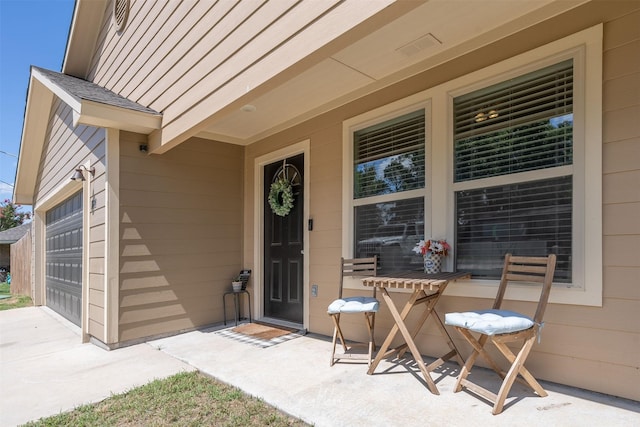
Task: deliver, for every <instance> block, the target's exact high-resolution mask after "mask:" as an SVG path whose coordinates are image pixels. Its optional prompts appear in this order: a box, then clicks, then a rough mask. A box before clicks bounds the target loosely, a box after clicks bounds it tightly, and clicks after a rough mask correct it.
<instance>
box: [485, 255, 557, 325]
mask: <svg viewBox="0 0 640 427" xmlns="http://www.w3.org/2000/svg"><path fill="white" fill-rule="evenodd" d="M555 267H556V256H555V254H551V255H549V256H548V257H525V256H513V255H511V254H507V255H505V259H504V267H503V269H502V278H501V279H500V287H499V289H498V294H497V295H496V299H495V301H494V303H493V308H494V309H500V307H501V306H502V301H503V300H504V295H505V293H506V289H507V285H509V284H510V283H513V282H527V283H542V289H541V291H540V299H539V300H538V306H537V308H536V312H535V315H534V317H533V320H534V321H535V322H536V323H540V322H542V317H543V316H544V312H545V310H546V307H547V303H548V301H549V294H550V293H551V284H552V283H553V274H554V272H555Z"/></svg>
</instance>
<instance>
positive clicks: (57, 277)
mask: <svg viewBox="0 0 640 427" xmlns="http://www.w3.org/2000/svg"><path fill="white" fill-rule="evenodd" d="M46 222H47V231H46V270H45V271H46V287H47V306H49V307H50V308H51V309H53V310H55V311H56V312H58V313H59V314H61V315H62V316H64V317H65V318H67V319H69V320H70V321H72V322H73V323H75V324H76V325H80V322H81V319H82V192H78V193H76V194H75V195H73V196H71V197H70V198H69V199H67V200H65V201H64V202H62V203H60V204H59V205H57V206H56V207H54V208H52V209H51V210H49V211H48V212H47V221H46Z"/></svg>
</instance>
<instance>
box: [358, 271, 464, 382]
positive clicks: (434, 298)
mask: <svg viewBox="0 0 640 427" xmlns="http://www.w3.org/2000/svg"><path fill="white" fill-rule="evenodd" d="M470 277H471V274H470V273H437V274H425V273H423V272H420V271H406V272H399V273H393V274H392V275H389V276H385V275H382V276H376V277H367V278H364V279H362V283H363V284H364V285H365V286H375V287H377V288H380V290H381V292H382V297H383V298H384V300H385V302H386V304H387V306H388V307H389V310H390V311H391V315H392V316H393V319H394V321H395V325H393V328H391V331H390V332H389V335H387V338H386V339H385V340H384V343H383V344H382V347H380V350H379V351H378V354H377V356H376V358H375V359H374V361H373V363H371V366H370V367H369V371H368V372H367V373H368V374H369V375H371V374H373V372H374V371H375V370H376V368H377V367H378V364H379V363H380V361H381V360H382V359H383V358H386V357H388V356H390V355H392V354H394V353H398V357H400V358H401V357H402V356H403V355H404V353H405V352H406V351H407V348H408V349H409V350H410V351H411V354H412V355H413V358H414V359H415V361H416V363H417V364H418V367H419V368H420V371H421V372H422V375H423V376H424V379H425V381H426V382H427V386H428V387H429V390H430V391H431V392H432V393H433V394H440V392H439V391H438V387H436V384H435V382H433V379H432V378H431V375H430V374H429V372H431V371H433V370H434V369H436V368H437V367H438V366H440V365H442V364H443V363H444V362H446V361H447V360H449V359H451V358H452V357H454V356H455V357H456V358H457V359H458V363H459V364H460V366H462V365H464V361H463V360H462V358H461V357H460V353H459V352H458V349H457V348H456V346H455V344H454V343H453V341H452V340H451V337H450V336H449V333H448V332H447V330H446V329H445V327H444V324H443V323H442V320H441V319H440V317H439V316H438V313H437V312H436V310H435V305H436V303H437V302H438V300H439V299H440V296H442V293H443V292H444V290H445V289H446V287H447V285H448V284H449V282H451V281H455V280H458V279H464V278H470ZM389 289H410V290H412V291H413V292H412V293H411V297H410V298H409V301H407V303H406V304H405V305H404V308H403V309H402V312H399V311H398V308H397V307H396V306H395V304H394V303H393V300H392V299H391V297H390V296H389V291H388V290H389ZM419 304H424V305H425V307H424V312H423V313H422V316H421V317H420V319H419V320H418V322H417V324H416V325H415V327H414V328H413V330H412V331H411V332H409V329H407V325H406V324H405V323H404V320H405V319H406V318H407V316H408V314H409V312H410V311H411V310H412V309H413V307H415V306H417V305H419ZM431 314H433V315H434V316H433V318H434V319H435V322H436V326H438V328H439V329H440V333H441V334H442V336H443V337H444V339H445V340H446V341H447V344H448V345H449V348H450V349H451V351H449V352H448V353H447V354H445V355H444V356H442V357H440V358H439V359H438V360H436V361H435V362H433V363H431V364H429V365H428V366H425V364H424V361H423V360H422V355H421V354H420V352H419V351H418V347H417V346H416V344H415V342H414V338H415V337H416V335H417V334H418V332H419V331H420V328H422V325H424V323H425V322H426V320H427V319H428V318H429V316H431ZM398 331H400V333H401V334H402V337H403V338H404V341H405V343H404V344H402V345H401V346H400V347H397V348H394V349H391V350H389V347H390V346H391V342H392V341H393V339H394V338H395V336H396V334H397V333H398Z"/></svg>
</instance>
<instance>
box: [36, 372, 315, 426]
mask: <svg viewBox="0 0 640 427" xmlns="http://www.w3.org/2000/svg"><path fill="white" fill-rule="evenodd" d="M26 425H27V426H71V425H74V426H168V425H171V426H255V427H257V426H273V427H279V426H308V424H306V423H304V422H302V421H300V420H299V419H297V418H293V417H290V416H288V415H286V414H284V413H282V412H280V411H278V410H277V409H275V408H273V407H272V406H269V405H267V404H266V403H264V402H263V401H261V400H259V399H256V398H254V397H251V396H248V395H246V394H244V393H243V392H242V391H241V390H240V389H238V388H235V387H232V386H229V385H226V384H223V383H220V382H218V381H216V380H214V379H212V378H210V377H207V376H205V375H203V374H201V373H198V372H188V373H181V374H177V375H174V376H172V377H169V378H166V379H164V380H155V381H153V382H151V383H149V384H147V385H144V386H142V387H138V388H135V389H133V390H130V391H129V392H127V393H124V394H118V395H114V396H111V397H110V398H108V399H105V400H103V401H102V402H100V403H96V404H93V405H83V406H80V407H78V408H76V409H75V410H73V411H71V412H66V413H63V414H58V415H54V416H52V417H48V418H42V419H40V420H38V421H34V422H30V423H28V424H26Z"/></svg>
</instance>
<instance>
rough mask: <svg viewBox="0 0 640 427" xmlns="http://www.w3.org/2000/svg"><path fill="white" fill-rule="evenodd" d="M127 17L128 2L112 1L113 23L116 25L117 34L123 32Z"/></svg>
mask: <svg viewBox="0 0 640 427" xmlns="http://www.w3.org/2000/svg"><path fill="white" fill-rule="evenodd" d="M128 17H129V0H113V22H114V23H115V24H116V31H117V32H121V31H122V30H124V26H125V25H126V24H127V18H128Z"/></svg>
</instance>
